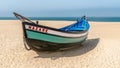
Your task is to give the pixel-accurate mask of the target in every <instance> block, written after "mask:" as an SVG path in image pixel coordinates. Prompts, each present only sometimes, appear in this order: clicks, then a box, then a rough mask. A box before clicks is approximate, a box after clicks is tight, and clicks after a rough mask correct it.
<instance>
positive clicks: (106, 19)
mask: <svg viewBox="0 0 120 68" xmlns="http://www.w3.org/2000/svg"><path fill="white" fill-rule="evenodd" d="M78 18H80V17H28V19H30V20H60V21H76V20H77V19H78ZM87 19H88V21H96V22H120V17H87ZM0 20H17V19H16V18H15V17H0Z"/></svg>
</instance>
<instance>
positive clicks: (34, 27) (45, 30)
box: [25, 25, 48, 33]
mask: <svg viewBox="0 0 120 68" xmlns="http://www.w3.org/2000/svg"><path fill="white" fill-rule="evenodd" d="M25 28H26V29H29V30H33V31H38V32H44V33H47V32H48V29H46V28H41V27H36V26H32V25H25Z"/></svg>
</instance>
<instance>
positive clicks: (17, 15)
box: [13, 12, 35, 24]
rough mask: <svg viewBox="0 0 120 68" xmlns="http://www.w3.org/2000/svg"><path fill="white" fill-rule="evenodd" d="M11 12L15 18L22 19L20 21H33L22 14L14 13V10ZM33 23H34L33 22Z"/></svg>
mask: <svg viewBox="0 0 120 68" xmlns="http://www.w3.org/2000/svg"><path fill="white" fill-rule="evenodd" d="M13 14H14V15H15V17H16V18H17V19H19V20H20V21H22V22H29V23H34V22H32V21H31V20H29V19H28V18H26V17H24V16H22V15H20V14H18V13H16V12H13ZM34 24H35V23H34Z"/></svg>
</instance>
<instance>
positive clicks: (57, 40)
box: [26, 30, 87, 44]
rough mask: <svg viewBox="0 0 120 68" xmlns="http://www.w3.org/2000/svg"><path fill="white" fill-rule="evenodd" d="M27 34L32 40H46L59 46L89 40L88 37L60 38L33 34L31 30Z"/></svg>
mask: <svg viewBox="0 0 120 68" xmlns="http://www.w3.org/2000/svg"><path fill="white" fill-rule="evenodd" d="M26 34H27V38H30V39H35V40H44V41H46V42H52V43H58V44H66V43H76V42H82V41H83V40H85V39H86V38H87V36H83V37H80V38H67V37H59V36H52V35H48V34H43V33H38V32H33V31H29V30H26Z"/></svg>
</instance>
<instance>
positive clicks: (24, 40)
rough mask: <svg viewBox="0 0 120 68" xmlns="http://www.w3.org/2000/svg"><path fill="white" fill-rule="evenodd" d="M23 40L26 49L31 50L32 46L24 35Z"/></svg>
mask: <svg viewBox="0 0 120 68" xmlns="http://www.w3.org/2000/svg"><path fill="white" fill-rule="evenodd" d="M23 42H24V46H25V49H26V50H28V51H29V50H31V47H30V46H29V45H28V44H27V43H26V39H25V37H23Z"/></svg>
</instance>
